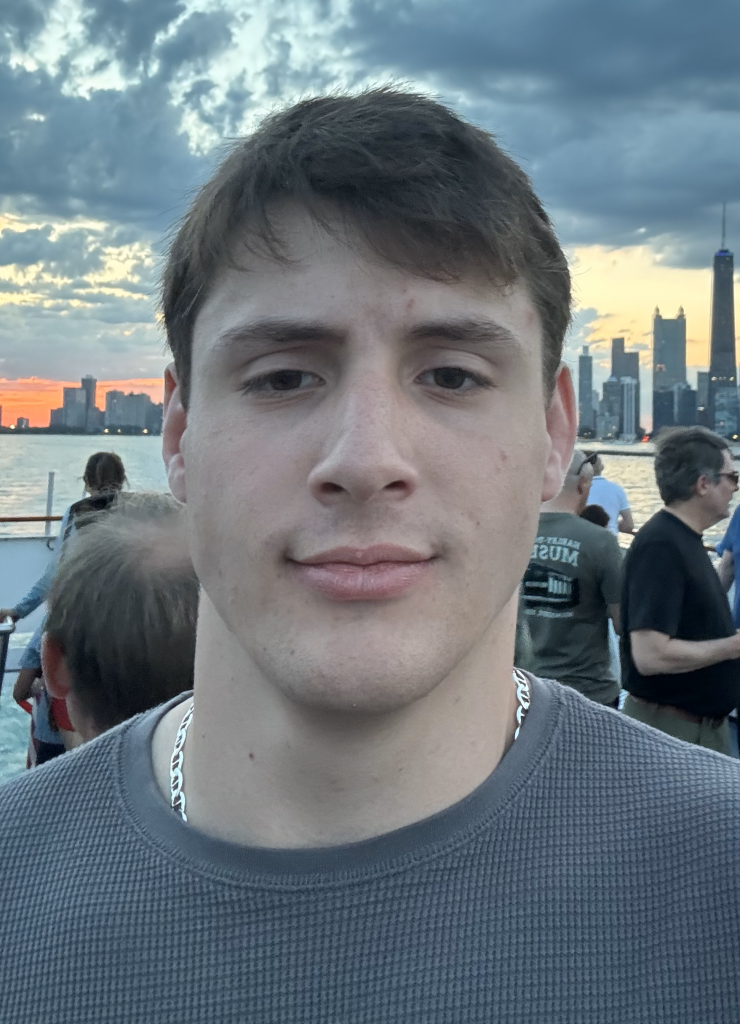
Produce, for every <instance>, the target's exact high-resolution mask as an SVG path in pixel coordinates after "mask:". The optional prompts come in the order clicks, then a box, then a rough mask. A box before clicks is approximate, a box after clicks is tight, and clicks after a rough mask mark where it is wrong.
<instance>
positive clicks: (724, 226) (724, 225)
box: [720, 203, 727, 251]
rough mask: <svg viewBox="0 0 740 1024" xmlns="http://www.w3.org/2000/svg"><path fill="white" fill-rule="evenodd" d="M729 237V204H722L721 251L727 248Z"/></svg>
mask: <svg viewBox="0 0 740 1024" xmlns="http://www.w3.org/2000/svg"><path fill="white" fill-rule="evenodd" d="M726 236H727V203H722V244H721V245H720V249H721V250H722V251H724V249H725V248H726V246H725V240H726Z"/></svg>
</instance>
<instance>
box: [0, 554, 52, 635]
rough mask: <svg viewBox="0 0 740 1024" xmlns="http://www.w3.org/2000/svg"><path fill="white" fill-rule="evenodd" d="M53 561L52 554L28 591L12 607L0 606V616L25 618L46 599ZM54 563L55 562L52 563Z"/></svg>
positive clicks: (16, 618)
mask: <svg viewBox="0 0 740 1024" xmlns="http://www.w3.org/2000/svg"><path fill="white" fill-rule="evenodd" d="M52 563H54V556H53V555H52V557H51V558H50V559H49V564H48V565H47V567H46V569H44V572H43V574H42V575H41V576H39V578H38V579H37V580H36V582H35V583H34V585H33V586H32V587H31V589H30V590H29V591H28V593H27V594H26V596H25V597H24V598H23V599H22V600H20V601H19V602H18V604H16V605H15V606H14V607H13V608H0V617H2V618H5V617H6V616H8V615H9V616H10V617H11V619H13V621H14V622H17V621H18V619H25V617H26V616H27V615H30V614H31V612H35V611H36V609H37V608H38V606H39V605H40V604H43V603H44V601H45V600H46V595H47V594H48V593H49V587H50V586H51V581H52V579H53V577H54V573H53V570H52V571H51V572H50V571H49V570H50V566H51V565H52ZM54 564H56V563H54Z"/></svg>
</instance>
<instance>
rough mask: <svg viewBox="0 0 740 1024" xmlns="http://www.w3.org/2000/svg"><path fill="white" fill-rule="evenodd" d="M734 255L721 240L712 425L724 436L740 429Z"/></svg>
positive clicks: (716, 264) (716, 266) (715, 287)
mask: <svg viewBox="0 0 740 1024" xmlns="http://www.w3.org/2000/svg"><path fill="white" fill-rule="evenodd" d="M733 275H734V257H733V254H732V253H731V252H730V250H729V249H728V248H727V246H726V244H725V208H724V206H723V207H722V241H721V243H720V247H719V249H718V250H717V252H716V253H715V254H714V259H713V261H712V327H711V334H710V342H709V394H708V408H709V425H710V427H712V428H713V429H714V430H716V431H717V433H718V434H722V436H723V437H733V436H735V435H736V434H737V433H738V401H737V369H736V363H735V300H734V288H733Z"/></svg>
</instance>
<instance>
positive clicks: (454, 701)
mask: <svg viewBox="0 0 740 1024" xmlns="http://www.w3.org/2000/svg"><path fill="white" fill-rule="evenodd" d="M516 610H517V600H516V595H515V596H514V597H513V598H512V600H511V601H510V602H509V604H508V605H507V606H506V608H505V609H504V611H503V612H502V614H501V615H500V616H499V617H498V618H497V620H496V622H495V623H494V624H493V625H492V626H491V627H489V630H488V632H487V635H486V636H485V637H484V638H483V642H482V643H481V644H480V645H479V646H478V647H477V648H476V649H475V650H473V651H471V652H470V653H469V655H468V656H467V657H466V658H465V660H464V663H462V664H459V665H458V666H457V667H456V669H455V670H454V671H453V672H452V673H451V674H450V676H448V677H447V678H446V679H445V680H443V681H442V682H441V683H440V685H438V686H437V687H436V688H435V689H434V690H432V691H431V692H430V693H428V694H427V695H426V696H425V697H424V698H422V699H419V700H417V701H415V702H414V703H412V704H411V705H409V706H407V707H404V708H402V709H400V710H397V711H393V712H391V713H385V714H379V715H355V716H353V715H351V714H346V713H342V714H339V713H333V714H324V713H322V712H319V711H316V710H312V709H307V708H305V707H302V706H300V705H298V704H296V703H295V702H294V701H291V700H289V699H288V698H287V697H285V696H284V695H283V694H281V693H280V692H279V690H277V689H276V688H275V687H274V686H272V685H270V684H269V683H268V682H267V681H266V680H264V679H262V678H261V677H260V675H259V673H258V672H257V671H256V669H255V667H254V665H252V664H251V663H249V661H248V660H247V659H246V657H245V653H244V650H243V649H242V648H241V647H239V646H238V645H237V643H236V640H235V638H234V637H233V635H232V634H230V633H229V632H228V631H227V630H226V628H225V627H224V626H223V624H222V623H221V620H220V619H216V613H215V611H214V610H213V609H212V608H211V609H210V611H208V610H207V611H206V614H205V615H202V616H201V621H199V627H198V647H197V650H198V654H197V656H196V672H195V714H194V716H193V722H192V725H191V727H190V730H189V733H188V738H187V743H186V748H185V757H184V770H183V774H184V780H185V791H186V797H187V808H188V822H189V823H190V824H192V825H193V826H194V827H196V828H198V829H200V830H201V831H203V832H206V833H208V834H210V835H213V836H216V837H217V838H220V839H226V840H229V841H231V842H236V843H242V844H245V845H250V846H263V847H273V848H297V847H322V846H332V845H339V844H343V843H350V842H357V841H359V840H362V839H367V838H369V837H371V836H375V835H381V834H383V833H387V832H390V831H393V830H394V829H397V828H401V827H403V826H404V825H409V824H411V823H413V822H415V821H420V820H422V819H424V818H427V817H429V816H431V815H432V814H435V813H437V812H439V811H441V810H443V809H444V808H446V807H448V806H451V805H452V804H454V803H456V802H458V801H459V800H461V799H463V797H465V796H467V795H468V794H469V793H470V792H472V790H473V789H475V788H476V787H477V786H478V785H480V783H482V782H483V781H484V780H485V779H486V778H487V777H488V775H490V773H491V772H492V771H493V769H494V768H495V767H496V765H497V764H498V762H499V761H500V759H501V758H502V757H503V755H504V753H505V752H506V750H507V749H508V747H509V746H510V744H511V743H512V741H513V735H514V729H515V725H516V720H515V715H516V706H517V704H516V690H515V686H514V683H513V680H512V662H513V638H514V628H515V624H516ZM492 666H496V667H495V668H493V669H492ZM186 707H187V705H186V704H180V705H178V706H177V707H175V708H174V709H172V711H170V712H169V713H168V715H166V716H165V718H164V719H163V720H162V721H161V723H160V725H159V727H158V729H157V731H156V733H155V738H154V747H153V759H154V764H155V771H156V774H157V779H158V782H159V785H160V789H161V790H162V792H163V794H164V795H165V796H166V798H167V801H168V803H169V762H170V757H171V754H172V747H173V744H174V739H175V734H176V732H177V728H178V726H179V723H180V720H181V718H182V715H183V713H184V710H185V708H186Z"/></svg>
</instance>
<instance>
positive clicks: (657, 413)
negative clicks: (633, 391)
mask: <svg viewBox="0 0 740 1024" xmlns="http://www.w3.org/2000/svg"><path fill="white" fill-rule="evenodd" d="M675 424H676V421H675V412H674V397H673V392H672V391H653V436H654V435H655V434H657V433H658V432H659V431H661V430H662V429H663V427H673V426H675Z"/></svg>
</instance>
